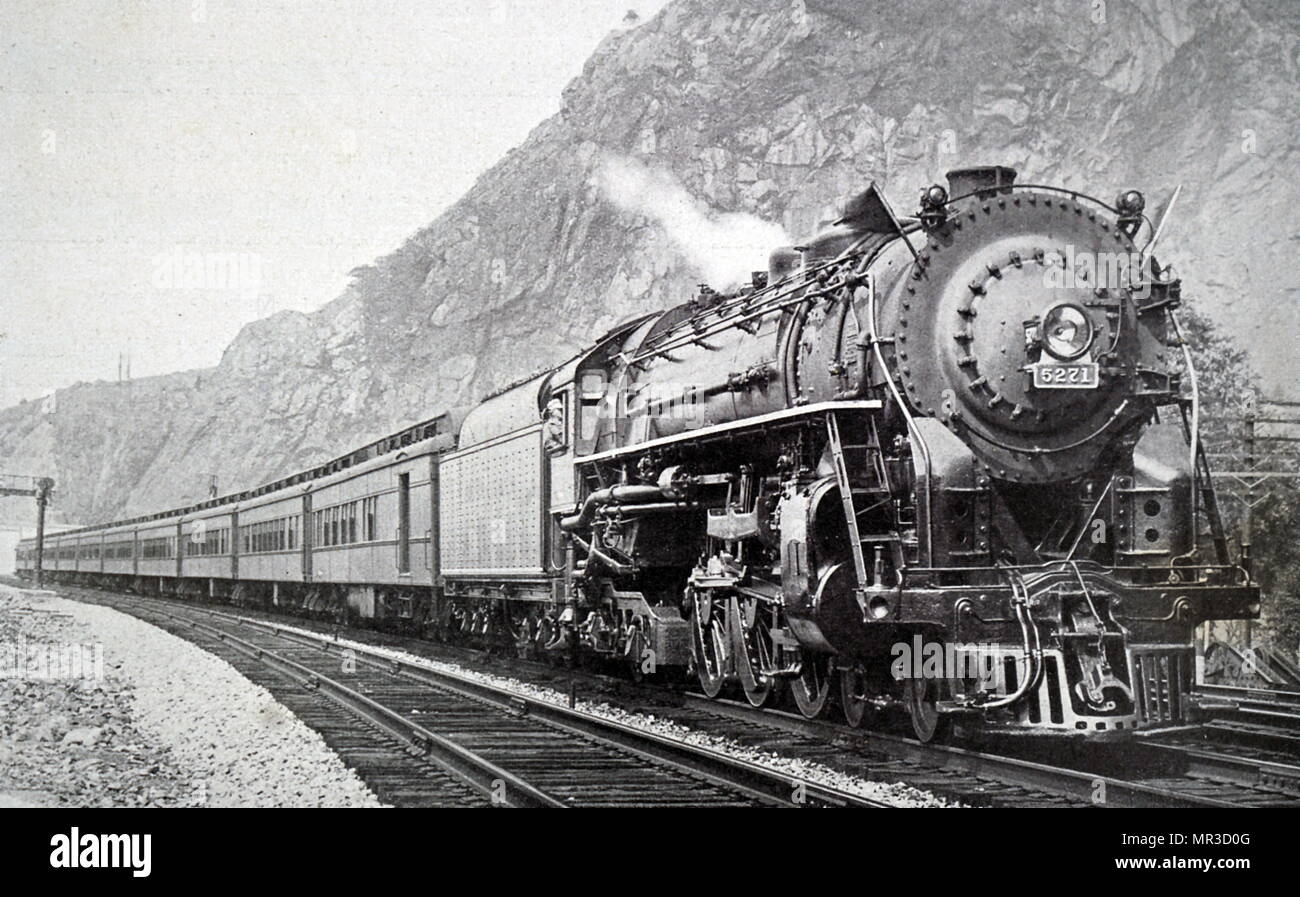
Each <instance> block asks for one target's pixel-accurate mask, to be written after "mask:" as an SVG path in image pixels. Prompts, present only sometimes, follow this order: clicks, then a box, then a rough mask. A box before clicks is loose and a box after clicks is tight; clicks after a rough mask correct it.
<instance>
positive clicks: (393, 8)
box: [0, 0, 667, 407]
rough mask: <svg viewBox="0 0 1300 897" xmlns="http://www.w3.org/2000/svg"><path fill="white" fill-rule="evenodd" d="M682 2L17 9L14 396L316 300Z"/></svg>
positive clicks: (10, 223) (10, 360)
mask: <svg viewBox="0 0 1300 897" xmlns="http://www.w3.org/2000/svg"><path fill="white" fill-rule="evenodd" d="M666 2H667V0H160V2H151V0H131V2H125V0H5V2H4V3H3V4H2V5H0V49H2V50H3V57H2V59H0V121H3V123H4V124H3V128H0V196H2V197H3V199H2V200H0V407H3V406H8V405H11V404H14V403H15V402H17V401H19V400H21V399H35V398H38V397H40V396H42V395H45V394H48V393H49V392H50V391H52V390H54V389H57V388H61V387H64V386H68V385H70V384H72V383H75V382H77V381H83V380H85V381H93V380H100V379H108V380H112V379H116V378H117V377H118V376H119V370H120V368H121V367H122V365H123V360H124V358H125V357H127V356H129V360H130V361H129V363H130V373H131V375H132V376H134V377H140V376H146V375H151V374H160V373H167V372H170V371H177V370H186V369H191V368H196V367H206V366H210V365H214V364H216V363H217V362H218V361H219V360H220V357H221V352H222V350H223V349H224V348H225V346H226V345H227V344H228V343H229V342H230V340H231V339H232V338H233V337H234V336H235V335H236V334H237V333H238V331H239V329H240V327H241V326H243V325H244V324H246V323H248V322H249V321H253V320H256V319H258V318H262V317H265V316H267V315H269V314H272V313H274V312H276V311H279V310H282V309H295V310H298V311H311V310H313V309H315V308H318V307H320V306H321V305H323V304H324V303H326V302H328V301H329V300H330V299H332V298H334V297H335V296H336V295H338V293H339V292H340V291H341V289H342V288H343V286H344V285H345V284H346V282H347V273H348V271H350V270H351V269H352V268H354V267H356V266H357V265H360V264H364V263H366V262H369V261H371V260H372V259H374V258H375V257H377V256H379V255H383V254H384V253H386V252H389V251H391V250H392V249H394V248H396V247H397V246H398V245H400V243H401V242H402V240H403V239H404V238H405V237H406V236H408V235H409V234H411V233H412V232H413V231H415V230H417V229H418V228H420V227H422V226H424V225H426V224H428V223H429V222H430V221H432V220H433V219H434V218H435V217H437V215H438V214H439V213H440V212H441V211H443V210H444V209H445V208H446V207H447V206H449V205H450V204H452V203H453V202H455V200H456V199H457V198H459V196H460V195H461V194H462V193H464V192H465V191H466V190H467V189H468V188H469V187H470V186H471V185H472V184H473V182H474V180H475V178H476V177H477V176H478V175H480V174H482V173H483V172H484V171H486V170H487V169H488V168H489V167H491V165H492V164H493V163H494V162H496V161H497V160H498V159H499V158H501V156H503V155H504V154H505V153H506V152H507V151H508V150H509V149H510V148H511V147H513V146H515V145H517V144H519V143H520V142H522V141H523V139H524V138H525V137H526V136H527V134H528V132H529V131H530V130H531V129H532V128H533V127H534V126H535V125H537V124H538V123H540V122H541V121H542V120H543V119H545V118H546V117H548V116H550V115H551V114H553V113H555V112H556V111H558V110H559V103H560V92H561V90H562V89H563V88H564V86H565V85H566V84H567V83H568V82H569V81H570V80H571V79H572V78H573V77H575V76H576V75H577V74H578V73H579V72H580V71H581V69H582V65H583V63H584V62H585V61H586V59H587V57H588V56H589V55H590V54H591V52H592V51H593V50H594V49H595V47H596V45H597V44H598V43H599V42H600V40H601V39H602V38H603V37H605V35H607V34H608V33H609V32H610V31H612V30H615V29H618V28H625V27H631V26H630V25H629V24H628V23H626V22H625V16H626V15H627V13H628V11H629V10H635V11H636V12H637V13H638V14H639V15H640V17H641V20H642V21H644V20H646V19H648V18H650V17H651V16H652V15H653V14H654V13H656V12H658V10H659V9H661V8H662V7H663V6H664V5H666Z"/></svg>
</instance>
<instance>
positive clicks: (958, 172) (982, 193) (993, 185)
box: [948, 165, 1016, 199]
mask: <svg viewBox="0 0 1300 897" xmlns="http://www.w3.org/2000/svg"><path fill="white" fill-rule="evenodd" d="M1015 182H1016V170H1015V169H1014V168H1008V167H1007V166H1005V165H978V166H975V167H973V168H954V169H953V170H952V171H950V172H948V196H949V197H950V198H951V199H957V198H958V197H961V196H966V195H967V194H969V193H974V194H975V195H976V196H977V197H978V198H980V199H988V198H989V197H990V196H993V195H995V194H997V193H1010V192H1011V185H1012V184H1014V183H1015Z"/></svg>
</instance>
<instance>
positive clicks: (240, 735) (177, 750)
mask: <svg viewBox="0 0 1300 897" xmlns="http://www.w3.org/2000/svg"><path fill="white" fill-rule="evenodd" d="M0 649H2V653H0V807H3V806H11V807H17V806H170V807H178V806H181V807H189V806H210V807H233V806H242V807H248V806H255V807H317V806H332V807H363V806H381V805H382V804H381V803H380V802H379V801H378V799H377V798H376V797H375V796H374V794H373V793H371V791H370V790H369V789H368V788H367V787H366V785H365V783H364V782H362V781H361V779H360V778H359V777H358V776H357V775H356V774H355V773H354V772H352V771H351V770H349V769H348V768H347V767H346V766H345V765H344V764H343V762H342V761H341V760H340V759H339V758H338V756H337V755H336V754H334V753H333V752H332V751H331V750H330V749H329V748H328V747H327V746H326V744H325V742H324V741H323V740H322V739H321V737H320V736H319V735H318V734H317V733H316V732H314V731H313V730H312V729H310V728H309V727H308V726H306V725H305V724H304V723H302V722H301V721H300V720H299V719H298V718H297V717H296V716H294V715H293V714H292V713H291V712H290V711H289V710H287V709H286V708H285V707H283V706H282V705H281V704H280V703H278V702H277V701H276V700H275V698H273V697H272V696H271V694H270V693H269V692H267V691H266V689H264V688H262V687H260V686H257V685H254V684H253V683H251V682H249V681H248V680H247V679H245V678H244V677H243V676H242V675H240V674H239V672H237V671H236V670H235V669H234V668H233V667H232V666H230V664H228V663H226V662H225V661H224V660H222V659H220V658H218V657H215V656H213V655H212V654H209V653H207V652H206V651H204V650H202V649H201V648H198V647H196V646H194V645H192V644H190V643H189V642H186V641H185V640H183V639H181V638H178V637H176V636H173V635H171V634H169V633H167V632H164V631H162V630H161V629H158V628H157V627H154V626H151V625H149V624H148V623H145V622H143V621H141V620H138V619H136V618H135V617H132V616H129V615H127V614H124V613H121V612H119V611H116V610H113V609H112V608H108V607H102V606H98V605H90V604H81V603H79V602H76V601H69V600H66V599H63V598H60V597H58V596H57V595H55V594H54V593H52V592H43V591H33V590H26V589H17V588H13V587H11V586H7V585H0Z"/></svg>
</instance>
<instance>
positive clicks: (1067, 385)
mask: <svg viewBox="0 0 1300 897" xmlns="http://www.w3.org/2000/svg"><path fill="white" fill-rule="evenodd" d="M1031 370H1033V372H1034V388H1035V389H1096V388H1097V383H1098V378H1097V364H1096V362H1088V363H1083V364H1036V365H1034V366H1033V368H1032V369H1031Z"/></svg>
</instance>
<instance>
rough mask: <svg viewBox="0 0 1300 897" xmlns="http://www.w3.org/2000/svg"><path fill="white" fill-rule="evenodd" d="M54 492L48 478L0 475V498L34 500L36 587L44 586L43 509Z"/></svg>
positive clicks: (52, 481) (52, 483)
mask: <svg viewBox="0 0 1300 897" xmlns="http://www.w3.org/2000/svg"><path fill="white" fill-rule="evenodd" d="M53 492H54V480H52V479H50V478H49V477H23V476H13V475H12V474H0V496H6V495H30V496H32V497H34V498H35V499H36V585H37V587H40V586H43V585H45V569H44V567H45V564H44V561H45V508H46V506H47V505H48V504H49V503H50V494H51V493H53Z"/></svg>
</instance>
